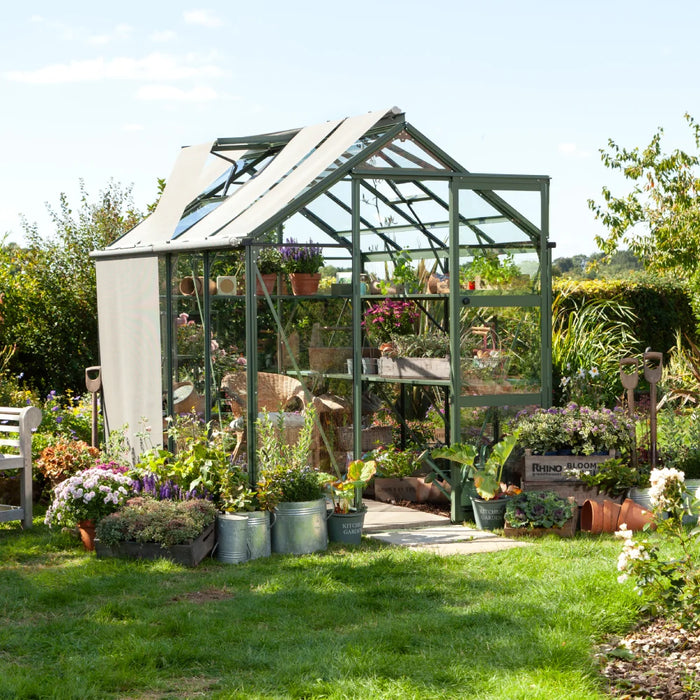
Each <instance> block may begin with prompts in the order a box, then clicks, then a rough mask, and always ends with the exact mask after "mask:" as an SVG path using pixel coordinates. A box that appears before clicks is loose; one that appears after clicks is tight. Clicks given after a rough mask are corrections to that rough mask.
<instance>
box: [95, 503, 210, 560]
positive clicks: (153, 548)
mask: <svg viewBox="0 0 700 700" xmlns="http://www.w3.org/2000/svg"><path fill="white" fill-rule="evenodd" d="M215 518H216V506H215V505H214V503H213V502H212V501H209V500H206V499H201V498H194V499H188V500H184V501H172V500H168V499H166V500H160V501H159V500H156V499H154V498H150V497H144V496H137V497H135V498H132V499H130V500H129V501H128V502H127V503H126V505H125V506H124V507H123V508H121V509H120V510H118V511H116V512H114V513H112V514H111V515H109V516H107V517H106V518H104V519H103V520H101V521H100V522H99V523H98V525H97V529H96V534H97V539H96V541H95V546H96V551H97V556H98V557H129V558H136V559H157V558H160V557H163V558H165V559H170V560H172V561H176V562H178V563H180V564H184V565H185V566H196V565H197V564H199V562H201V561H202V559H204V557H206V556H207V555H208V554H209V552H211V550H212V548H213V546H214V535H215V531H214V521H215Z"/></svg>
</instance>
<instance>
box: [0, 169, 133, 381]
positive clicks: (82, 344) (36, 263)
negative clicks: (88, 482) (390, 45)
mask: <svg viewBox="0 0 700 700" xmlns="http://www.w3.org/2000/svg"><path fill="white" fill-rule="evenodd" d="M47 206H48V210H49V213H50V216H51V220H52V222H53V224H54V227H55V233H54V235H52V236H46V237H45V236H42V235H41V234H40V233H39V230H38V227H37V226H36V224H29V223H28V222H27V221H26V219H25V220H24V221H23V228H24V231H25V236H26V238H27V241H28V246H27V247H25V248H20V247H17V246H13V245H3V246H2V247H0V289H1V290H2V293H3V295H4V304H3V317H4V319H3V322H2V324H1V325H0V345H14V344H16V345H17V351H16V353H15V355H14V356H13V358H12V363H11V369H12V371H13V372H15V373H17V374H19V373H20V372H23V373H24V378H25V381H27V383H28V384H29V386H30V387H31V388H35V389H38V390H40V391H44V392H45V391H48V390H49V389H54V388H55V389H59V390H61V391H63V390H65V389H72V390H73V391H75V392H78V393H83V392H84V390H85V367H88V366H90V365H94V364H96V363H97V359H98V342H97V294H96V281H95V265H94V262H93V260H92V259H91V258H90V252H91V251H93V250H96V249H100V248H104V247H105V246H107V245H109V244H110V243H111V242H113V241H114V240H116V239H117V238H118V237H119V236H121V235H122V234H124V233H126V231H128V230H129V229H130V228H132V227H133V226H134V225H136V224H137V223H138V222H139V221H140V220H141V218H142V215H141V214H140V213H139V212H138V211H137V210H136V209H135V208H134V205H133V202H132V199H131V188H123V187H121V186H120V185H119V184H117V183H115V182H114V181H110V182H109V183H108V185H107V187H106V188H105V189H104V190H103V191H101V192H100V194H99V196H98V197H97V199H96V201H95V202H91V201H90V198H89V195H88V193H87V191H86V189H85V185H84V183H83V182H82V180H81V182H80V207H79V208H78V210H77V211H76V212H75V213H74V212H73V210H72V209H71V206H70V204H69V202H68V198H67V197H66V195H65V194H63V193H62V194H61V195H60V197H59V208H58V209H57V210H56V209H54V208H52V207H51V206H50V205H47Z"/></svg>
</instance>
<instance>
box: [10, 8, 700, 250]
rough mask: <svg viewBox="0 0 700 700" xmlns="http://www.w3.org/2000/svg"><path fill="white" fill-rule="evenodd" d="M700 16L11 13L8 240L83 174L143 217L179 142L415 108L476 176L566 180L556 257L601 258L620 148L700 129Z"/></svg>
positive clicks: (681, 140) (658, 11)
mask: <svg viewBox="0 0 700 700" xmlns="http://www.w3.org/2000/svg"><path fill="white" fill-rule="evenodd" d="M698 26H700V5H699V4H697V3H690V2H687V1H686V2H676V1H674V0H669V2H667V3H665V4H663V5H661V4H659V3H657V2H654V3H651V2H647V1H646V0H642V1H640V0H637V1H636V2H627V1H626V0H622V1H616V0H608V1H607V2H599V1H598V0H592V1H589V2H587V3H566V2H561V1H559V2H548V1H545V2H540V3H537V4H532V3H524V2H516V1H515V0H512V1H501V2H499V1H498V0H493V1H492V2H490V3H484V2H474V1H473V0H461V1H459V2H457V1H453V0H435V1H434V2H432V3H429V2H415V1H414V0H403V1H402V2H389V1H387V0H385V1H384V2H382V0H372V1H371V2H370V1H369V0H354V1H353V2H347V3H343V2H335V3H333V2H327V1H325V2H320V1H319V2H317V1H316V0H299V2H297V3H289V2H278V0H268V1H267V2H258V3H243V2H240V1H239V2H231V1H230V0H229V1H228V2H219V1H218V0H217V1H210V2H206V3H205V4H202V5H199V4H196V3H195V4H192V3H191V2H184V3H183V2H179V1H177V0H175V1H173V2H167V3H165V2H140V3H136V2H133V1H132V0H122V2H120V3H107V4H105V3H87V2H71V1H70V0H68V2H64V3H54V2H45V1H39V2H33V3H31V8H30V7H26V8H25V7H24V6H23V4H22V3H12V4H11V5H10V6H9V7H8V8H5V10H4V11H3V21H2V23H1V24H0V80H1V81H2V95H3V99H2V104H3V107H2V111H1V112H0V114H1V116H0V124H1V125H2V128H1V129H0V145H1V149H2V160H1V161H0V163H1V165H0V193H1V194H0V233H8V234H9V237H10V239H11V240H18V241H19V240H21V226H20V214H24V215H25V216H26V217H27V219H29V220H30V221H36V222H37V223H38V224H39V227H40V230H41V232H42V233H45V234H48V233H50V231H51V228H50V224H49V221H48V218H47V216H46V207H45V203H47V202H48V203H50V204H52V205H53V206H57V204H58V198H59V194H60V193H61V192H65V193H66V194H67V195H68V197H69V199H70V200H71V201H72V202H74V203H75V204H77V195H78V191H79V179H80V178H82V179H83V180H84V181H85V184H86V187H87V190H88V192H89V193H92V194H97V193H98V191H99V190H101V189H102V188H103V187H104V186H105V185H106V183H107V182H108V180H109V179H110V178H113V179H115V180H116V181H118V182H120V183H122V184H124V185H131V184H133V188H134V189H133V194H134V199H135V202H136V204H137V206H138V207H140V208H143V207H145V205H146V204H147V203H149V202H151V201H152V200H153V199H154V197H155V195H156V179H157V178H158V177H167V175H168V174H169V172H170V169H171V167H172V164H173V163H174V160H175V157H176V155H177V151H178V149H179V147H180V146H183V145H188V144H193V143H200V142H203V141H207V140H213V139H215V138H217V137H225V136H243V135H249V134H257V133H263V132H267V131H278V130H283V129H288V128H295V127H300V126H304V125H307V124H314V123H317V122H321V121H326V120H328V119H337V118H340V117H343V116H352V115H355V114H361V113H363V112H367V111H372V110H378V109H382V108H384V107H387V108H388V107H391V106H393V105H398V106H399V107H401V108H402V109H403V110H404V111H405V112H406V116H407V119H408V121H409V122H411V123H412V124H414V125H415V126H416V127H417V128H418V129H420V130H421V131H422V132H423V133H425V134H426V135H427V136H428V137H430V138H431V139H432V140H434V141H436V142H437V143H438V144H439V145H440V146H441V147H442V148H444V149H445V150H446V151H447V152H448V153H450V154H451V155H452V156H453V157H455V158H456V159H457V160H458V161H459V162H461V163H462V164H463V165H464V166H465V167H466V168H467V169H468V170H471V171H473V172H501V173H528V174H536V175H549V176H551V178H552V187H551V236H550V237H551V239H552V240H553V241H555V242H556V244H557V250H556V251H555V253H554V254H555V257H558V256H560V255H574V254H576V253H591V252H594V250H595V244H594V240H593V238H594V236H595V235H596V233H600V232H601V229H600V225H599V224H598V223H597V222H596V221H595V220H594V219H593V216H592V214H591V213H590V212H589V210H588V207H587V205H586V201H587V199H588V198H589V197H593V198H600V190H601V187H602V186H603V185H604V184H607V185H609V186H611V187H612V188H613V190H614V191H620V192H621V191H623V190H622V189H620V188H621V187H623V186H624V185H623V183H621V182H620V181H619V180H616V179H615V177H613V175H612V173H610V172H609V171H607V170H606V169H605V168H604V166H603V165H602V163H601V161H600V157H599V153H598V150H599V149H600V148H601V147H604V146H605V145H606V143H607V139H608V138H613V139H615V140H616V141H617V142H618V143H620V144H621V145H624V146H628V147H633V146H642V145H646V143H647V142H648V141H649V139H650V138H651V136H652V134H653V133H654V131H655V130H656V128H657V127H659V126H662V127H664V131H665V134H666V140H665V144H666V147H667V149H669V150H670V149H671V148H675V147H681V148H690V147H691V143H690V141H689V137H690V132H689V130H688V129H687V127H686V126H685V122H684V120H683V114H684V113H685V112H690V113H691V114H693V115H694V116H696V117H697V118H698V119H700V88H698V82H697V76H698V74H700V70H699V69H700V52H698V51H697V39H696V32H697V27H698Z"/></svg>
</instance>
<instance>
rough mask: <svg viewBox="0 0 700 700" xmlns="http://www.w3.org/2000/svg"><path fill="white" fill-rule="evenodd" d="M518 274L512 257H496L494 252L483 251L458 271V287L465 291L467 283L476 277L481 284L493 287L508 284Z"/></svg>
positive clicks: (505, 255) (507, 255)
mask: <svg viewBox="0 0 700 700" xmlns="http://www.w3.org/2000/svg"><path fill="white" fill-rule="evenodd" d="M519 274H520V268H519V267H518V266H517V264H516V263H515V260H514V258H513V256H512V255H510V254H504V255H498V253H496V252H495V251H492V250H484V251H483V252H480V253H477V254H476V255H475V256H474V259H473V260H472V261H471V262H470V263H466V264H465V265H463V266H462V267H461V269H460V271H459V280H460V286H462V287H463V288H465V289H466V287H467V285H468V283H469V282H470V281H472V280H474V279H475V278H476V277H477V276H478V277H481V280H482V282H484V283H485V284H488V285H490V286H494V287H500V286H503V285H506V284H508V283H509V282H510V281H511V280H512V279H513V278H514V277H517V276H518V275H519Z"/></svg>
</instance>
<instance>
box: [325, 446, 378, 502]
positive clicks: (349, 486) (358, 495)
mask: <svg viewBox="0 0 700 700" xmlns="http://www.w3.org/2000/svg"><path fill="white" fill-rule="evenodd" d="M376 473H377V463H376V462H374V461H373V460H362V459H355V460H353V461H352V462H350V464H348V469H347V472H346V474H345V476H344V477H343V478H341V479H337V480H336V481H333V482H329V490H330V494H331V498H332V500H333V509H334V511H335V512H336V513H347V512H348V511H349V510H350V509H351V508H352V509H353V510H356V511H359V510H362V508H363V506H362V489H364V488H365V486H367V484H368V483H369V481H370V479H371V478H372V477H373V476H374V475H375V474H376Z"/></svg>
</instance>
